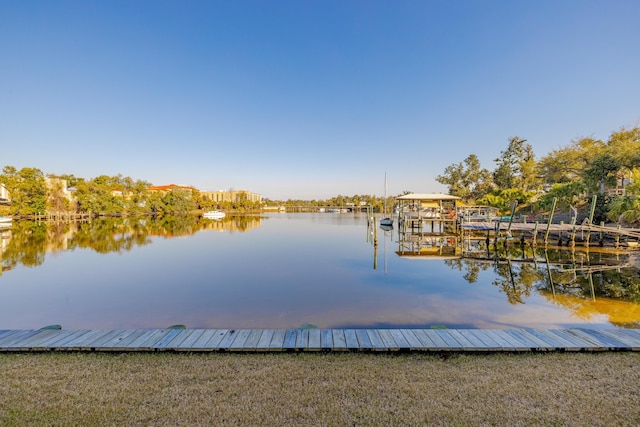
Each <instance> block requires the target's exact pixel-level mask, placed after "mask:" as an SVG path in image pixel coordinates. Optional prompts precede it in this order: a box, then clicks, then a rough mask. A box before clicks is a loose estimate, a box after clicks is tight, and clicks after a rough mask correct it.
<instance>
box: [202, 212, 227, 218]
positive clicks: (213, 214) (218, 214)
mask: <svg viewBox="0 0 640 427" xmlns="http://www.w3.org/2000/svg"><path fill="white" fill-rule="evenodd" d="M226 215H227V214H225V213H224V212H220V211H209V212H205V213H203V214H202V217H203V218H206V219H222V218H224V217H225V216H226Z"/></svg>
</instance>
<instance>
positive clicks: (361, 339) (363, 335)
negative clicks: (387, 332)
mask: <svg viewBox="0 0 640 427" xmlns="http://www.w3.org/2000/svg"><path fill="white" fill-rule="evenodd" d="M355 333H356V337H358V346H359V348H360V350H373V344H371V339H370V338H369V334H367V330H366V329H356V331H355Z"/></svg>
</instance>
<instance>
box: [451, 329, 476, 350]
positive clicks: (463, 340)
mask: <svg viewBox="0 0 640 427" xmlns="http://www.w3.org/2000/svg"><path fill="white" fill-rule="evenodd" d="M447 332H448V333H449V334H450V335H451V336H452V337H453V338H455V340H456V341H458V342H459V343H460V345H461V346H462V348H463V349H464V350H467V351H476V349H477V346H476V345H475V344H474V343H473V342H471V341H469V340H468V339H467V337H465V336H464V335H463V334H462V333H460V331H459V330H458V329H449V330H448V331H447Z"/></svg>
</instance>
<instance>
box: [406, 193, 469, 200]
mask: <svg viewBox="0 0 640 427" xmlns="http://www.w3.org/2000/svg"><path fill="white" fill-rule="evenodd" d="M396 200H460V197H458V196H452V195H451V194H443V193H409V194H405V195H402V196H398V197H396Z"/></svg>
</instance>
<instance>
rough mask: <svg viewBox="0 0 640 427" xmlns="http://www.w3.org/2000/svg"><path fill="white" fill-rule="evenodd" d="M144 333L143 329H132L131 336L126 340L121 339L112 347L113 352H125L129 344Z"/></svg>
mask: <svg viewBox="0 0 640 427" xmlns="http://www.w3.org/2000/svg"><path fill="white" fill-rule="evenodd" d="M145 332H146V330H145V329H134V330H133V332H132V333H131V334H129V335H128V336H127V337H126V338H123V339H121V340H120V341H119V342H118V343H117V344H116V345H114V348H113V350H114V351H126V350H127V349H128V346H129V344H131V343H132V342H134V341H135V340H137V339H138V338H140V337H141V336H142V335H144V333H145Z"/></svg>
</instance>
